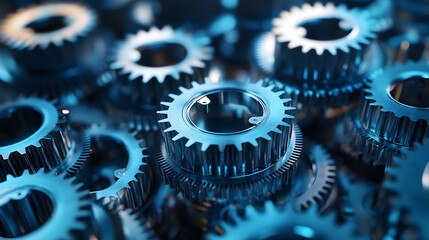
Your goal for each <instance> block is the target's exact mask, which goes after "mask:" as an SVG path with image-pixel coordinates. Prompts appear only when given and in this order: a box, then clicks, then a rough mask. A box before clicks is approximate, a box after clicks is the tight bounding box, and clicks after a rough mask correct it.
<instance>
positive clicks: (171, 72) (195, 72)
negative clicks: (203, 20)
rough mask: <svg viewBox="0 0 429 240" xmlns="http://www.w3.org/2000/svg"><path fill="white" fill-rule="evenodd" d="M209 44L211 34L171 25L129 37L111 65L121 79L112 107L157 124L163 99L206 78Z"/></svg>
mask: <svg viewBox="0 0 429 240" xmlns="http://www.w3.org/2000/svg"><path fill="white" fill-rule="evenodd" d="M209 43H210V39H209V38H207V37H197V36H192V35H190V34H186V33H185V32H184V31H182V30H173V29H172V28H171V27H169V26H166V27H164V28H162V29H158V28H156V27H153V28H151V29H150V30H149V31H148V32H145V31H139V32H138V33H137V34H135V35H131V36H128V38H127V39H126V40H125V41H124V42H123V43H122V44H120V45H119V47H118V48H117V51H116V54H115V56H114V61H113V63H112V64H111V68H112V69H114V70H116V71H117V73H118V81H116V82H115V83H114V84H113V87H112V89H111V90H110V93H109V95H110V96H109V98H110V99H111V102H110V103H108V105H107V107H108V109H110V111H111V112H112V114H113V115H115V116H127V117H128V116H130V115H131V117H130V118H131V121H134V122H142V124H143V126H146V125H148V123H147V122H149V126H151V125H154V126H156V115H155V114H153V113H155V112H156V110H155V109H157V106H158V104H159V102H160V101H161V100H162V99H163V98H165V97H167V95H168V94H169V93H171V92H176V91H177V90H178V88H179V86H186V87H190V86H191V85H190V83H191V81H198V82H202V81H203V79H204V77H205V75H206V74H207V67H208V62H209V61H210V60H211V59H212V58H213V56H212V54H213V53H212V52H213V49H212V48H211V47H209V46H208V44H209ZM143 93H145V94H143ZM130 106H133V107H132V108H133V109H130ZM139 113H140V114H139ZM123 120H127V121H130V119H123Z"/></svg>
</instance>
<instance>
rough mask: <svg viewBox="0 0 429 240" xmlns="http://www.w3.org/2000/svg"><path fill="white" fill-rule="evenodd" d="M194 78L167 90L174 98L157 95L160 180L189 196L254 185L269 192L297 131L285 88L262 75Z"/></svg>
mask: <svg viewBox="0 0 429 240" xmlns="http://www.w3.org/2000/svg"><path fill="white" fill-rule="evenodd" d="M192 85H193V87H192V88H190V89H185V88H180V90H181V91H182V93H181V94H180V95H174V94H170V97H171V98H172V99H173V101H172V102H162V103H161V104H162V105H164V106H165V107H166V110H162V111H159V112H158V113H159V114H160V116H161V118H160V120H159V123H160V128H161V129H162V132H163V140H164V145H163V149H162V152H163V153H162V154H161V157H160V164H161V168H162V170H163V172H164V175H165V180H166V182H167V183H169V184H170V185H171V186H172V187H174V188H175V189H176V190H177V191H179V192H183V194H184V195H186V197H188V198H190V199H200V200H201V199H205V200H207V201H208V202H210V201H211V200H213V199H217V200H219V201H221V202H222V201H230V200H232V199H235V198H237V199H241V198H244V199H247V198H250V199H252V198H253V197H255V196H253V197H252V195H253V194H256V196H258V197H263V196H266V194H262V195H261V193H259V190H258V189H259V188H258V187H256V186H260V187H261V188H260V190H261V191H262V192H265V193H267V194H268V193H270V192H273V191H275V189H278V188H281V186H282V185H283V184H286V183H287V182H288V181H289V180H290V177H292V175H293V173H294V169H295V165H296V164H297V160H298V158H299V155H300V151H301V145H302V140H301V138H302V136H301V133H300V130H299V128H298V127H297V126H296V125H295V126H294V121H293V120H294V117H293V115H292V114H293V113H294V111H293V110H294V109H295V108H294V107H290V106H289V102H290V99H286V98H283V97H282V95H283V93H284V92H282V91H278V92H275V91H274V90H273V89H274V86H273V85H270V86H264V85H263V81H259V82H257V83H250V82H238V81H222V82H218V83H212V82H210V80H209V79H206V82H205V83H204V84H198V83H196V82H193V84H192ZM279 107H281V109H279ZM250 182H252V183H254V184H256V185H255V186H253V187H252V186H250V185H251V184H250ZM265 185H268V187H263V186H265ZM200 188H202V189H200ZM244 189H247V190H248V192H244V191H242V190H244ZM255 191H256V192H255ZM215 193H216V194H215ZM213 194H215V195H216V196H215V195H213ZM242 194H244V195H243V196H241V195H242ZM209 199H210V200H209ZM247 200H249V199H247Z"/></svg>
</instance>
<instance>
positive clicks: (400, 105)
mask: <svg viewBox="0 0 429 240" xmlns="http://www.w3.org/2000/svg"><path fill="white" fill-rule="evenodd" d="M428 74H429V64H427V63H426V62H418V63H413V62H410V63H407V64H404V65H402V64H396V65H393V66H390V67H386V69H384V70H379V71H377V72H375V73H373V74H372V75H371V76H370V78H369V81H368V87H367V88H365V89H364V92H363V94H361V101H360V104H359V105H358V108H357V116H351V114H350V115H349V117H348V118H349V121H347V124H346V130H345V131H346V134H347V135H348V137H347V138H346V139H347V147H349V148H350V149H351V150H352V151H354V152H357V153H358V154H361V155H362V160H363V161H364V162H367V163H373V164H375V165H386V164H389V163H390V161H391V159H392V158H393V156H395V155H399V154H400V151H401V150H402V149H406V148H408V147H412V146H413V143H414V142H419V141H422V139H423V138H424V137H428V136H429V127H428V124H429V108H428V106H429V104H428V103H427V102H426V101H425V96H426V95H427V91H428V86H429V81H428V80H427V76H428ZM415 84H418V85H417V86H418V87H416V85H415Z"/></svg>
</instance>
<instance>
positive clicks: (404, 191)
mask: <svg viewBox="0 0 429 240" xmlns="http://www.w3.org/2000/svg"><path fill="white" fill-rule="evenodd" d="M427 141H428V139H426V143H425V144H415V145H416V146H415V149H414V150H405V151H404V155H405V159H402V158H400V157H395V158H394V159H393V164H392V166H389V167H387V168H386V173H387V174H388V175H389V176H393V179H387V180H386V181H385V182H384V187H385V188H387V189H390V190H392V191H394V192H396V193H397V194H398V195H397V198H396V199H395V200H396V201H395V202H394V203H395V206H396V207H400V208H405V210H406V211H407V217H406V219H407V223H408V224H412V225H414V226H417V227H418V230H419V238H418V239H428V238H429V229H428V228H427V226H426V219H427V216H428V215H429V207H428V205H427V202H428V201H429V197H428V196H429V195H428V188H429V184H428V173H429V171H428V170H429V158H428V152H429V145H428V142H427Z"/></svg>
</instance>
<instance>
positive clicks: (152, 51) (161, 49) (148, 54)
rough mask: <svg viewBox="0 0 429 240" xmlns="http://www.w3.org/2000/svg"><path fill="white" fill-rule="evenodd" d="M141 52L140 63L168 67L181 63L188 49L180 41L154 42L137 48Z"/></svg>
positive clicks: (147, 65) (148, 65)
mask: <svg viewBox="0 0 429 240" xmlns="http://www.w3.org/2000/svg"><path fill="white" fill-rule="evenodd" d="M137 51H138V52H139V53H140V59H139V60H138V62H137V63H138V64H140V65H142V66H146V67H166V66H171V65H175V64H178V63H180V62H181V61H182V60H183V59H185V57H186V54H187V51H186V48H185V47H184V46H183V45H182V44H178V43H165V42H159V43H153V44H150V45H145V46H141V47H139V48H137Z"/></svg>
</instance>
